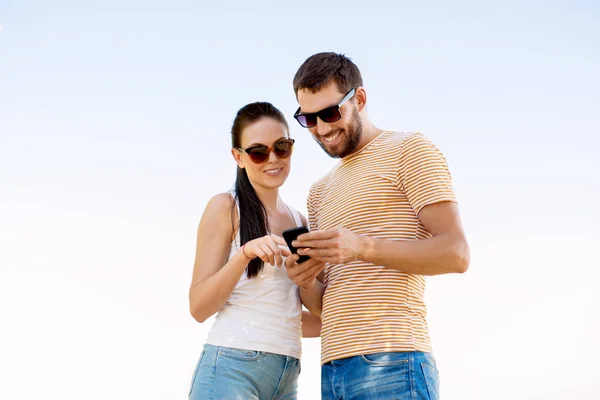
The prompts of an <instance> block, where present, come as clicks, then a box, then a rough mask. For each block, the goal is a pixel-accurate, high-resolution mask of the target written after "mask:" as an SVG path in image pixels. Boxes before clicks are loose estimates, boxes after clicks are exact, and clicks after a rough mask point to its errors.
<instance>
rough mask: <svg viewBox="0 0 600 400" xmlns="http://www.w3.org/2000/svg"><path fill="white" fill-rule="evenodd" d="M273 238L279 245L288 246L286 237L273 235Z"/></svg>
mask: <svg viewBox="0 0 600 400" xmlns="http://www.w3.org/2000/svg"><path fill="white" fill-rule="evenodd" d="M271 239H273V241H274V242H275V243H277V244H278V245H281V246H286V247H287V243H286V242H285V239H284V238H282V237H281V236H277V235H271Z"/></svg>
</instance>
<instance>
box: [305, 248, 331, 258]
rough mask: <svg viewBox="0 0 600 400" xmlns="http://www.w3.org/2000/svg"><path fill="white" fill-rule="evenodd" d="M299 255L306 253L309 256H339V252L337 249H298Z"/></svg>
mask: <svg viewBox="0 0 600 400" xmlns="http://www.w3.org/2000/svg"><path fill="white" fill-rule="evenodd" d="M298 254H300V255H307V256H309V257H311V258H323V257H336V256H339V255H340V253H339V251H338V249H315V248H313V249H302V251H300V250H299V251H298Z"/></svg>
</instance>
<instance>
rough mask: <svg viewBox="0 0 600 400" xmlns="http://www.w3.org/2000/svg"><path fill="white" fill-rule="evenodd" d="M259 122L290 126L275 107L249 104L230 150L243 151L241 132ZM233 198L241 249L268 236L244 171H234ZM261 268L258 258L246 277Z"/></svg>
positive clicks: (236, 126)
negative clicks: (265, 121) (271, 119)
mask: <svg viewBox="0 0 600 400" xmlns="http://www.w3.org/2000/svg"><path fill="white" fill-rule="evenodd" d="M262 118H273V119H274V120H275V121H277V122H281V123H282V124H283V125H284V126H285V129H286V131H287V132H289V126H288V124H287V121H286V120H285V117H284V116H283V114H282V113H281V111H279V110H278V109H277V108H276V107H275V106H273V105H272V104H271V103H267V102H256V103H250V104H247V105H245V106H244V107H242V108H241V109H240V110H239V111H238V112H237V115H236V116H235V119H234V120H233V126H232V127H231V147H233V148H238V147H242V144H241V142H242V132H243V131H244V129H245V128H246V127H248V126H249V125H251V124H253V123H255V122H256V121H258V120H260V119H262ZM235 196H236V200H237V202H238V204H239V205H240V215H239V217H240V218H239V219H240V226H239V232H240V245H241V246H243V245H244V244H246V243H247V242H249V241H251V240H254V239H257V238H260V237H263V236H265V235H266V234H267V233H268V228H269V224H268V220H267V210H266V209H265V207H264V205H263V204H262V202H261V201H260V199H259V198H258V195H257V194H256V191H255V190H254V187H253V186H252V184H251V183H250V180H249V179H248V174H247V173H246V169H244V168H240V167H239V166H238V167H237V177H236V180H235ZM263 266H264V264H263V261H262V260H261V259H260V258H258V257H257V258H255V259H253V260H251V261H250V262H249V263H248V267H247V268H246V273H247V275H248V278H252V277H254V276H256V275H258V273H259V272H260V271H261V270H262V268H263Z"/></svg>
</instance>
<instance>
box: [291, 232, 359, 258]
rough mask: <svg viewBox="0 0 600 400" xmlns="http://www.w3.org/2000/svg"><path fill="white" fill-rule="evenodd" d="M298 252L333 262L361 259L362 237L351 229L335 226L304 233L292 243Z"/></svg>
mask: <svg viewBox="0 0 600 400" xmlns="http://www.w3.org/2000/svg"><path fill="white" fill-rule="evenodd" d="M292 246H294V247H296V248H297V249H299V250H298V254H300V255H307V256H310V258H311V259H314V260H319V261H323V262H326V263H331V264H342V263H348V262H351V261H356V260H358V259H359V254H361V250H362V246H363V245H362V241H361V237H360V236H358V235H356V234H354V233H352V231H350V230H349V229H345V228H334V229H328V230H324V231H311V232H308V233H303V234H302V235H300V236H298V238H297V239H296V240H295V241H294V242H293V243H292Z"/></svg>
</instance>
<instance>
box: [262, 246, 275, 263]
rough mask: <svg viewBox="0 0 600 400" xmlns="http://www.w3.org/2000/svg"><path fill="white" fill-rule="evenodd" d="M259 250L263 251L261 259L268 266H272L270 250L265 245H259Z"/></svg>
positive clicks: (272, 258) (271, 252)
mask: <svg viewBox="0 0 600 400" xmlns="http://www.w3.org/2000/svg"><path fill="white" fill-rule="evenodd" d="M260 249H261V250H262V251H263V253H264V257H265V258H264V259H263V258H261V259H262V260H263V261H264V262H268V263H269V264H271V265H273V260H274V257H273V251H272V250H271V248H270V247H269V246H268V245H266V244H265V243H261V244H260Z"/></svg>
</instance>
